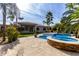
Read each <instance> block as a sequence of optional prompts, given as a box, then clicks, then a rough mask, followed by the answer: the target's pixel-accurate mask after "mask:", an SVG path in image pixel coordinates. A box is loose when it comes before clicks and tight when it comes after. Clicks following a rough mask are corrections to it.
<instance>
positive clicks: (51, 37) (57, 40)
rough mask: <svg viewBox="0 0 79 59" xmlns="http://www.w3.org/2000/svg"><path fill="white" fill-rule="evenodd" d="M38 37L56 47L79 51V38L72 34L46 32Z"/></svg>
mask: <svg viewBox="0 0 79 59" xmlns="http://www.w3.org/2000/svg"><path fill="white" fill-rule="evenodd" d="M38 37H39V38H42V39H43V40H47V43H48V44H49V45H51V46H53V47H55V48H58V49H63V50H67V51H75V52H79V40H78V39H76V38H73V37H72V36H71V35H70V34H56V33H54V34H53V33H51V34H49V33H44V34H41V35H39V36H38Z"/></svg>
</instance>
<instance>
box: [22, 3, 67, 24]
mask: <svg viewBox="0 0 79 59" xmlns="http://www.w3.org/2000/svg"><path fill="white" fill-rule="evenodd" d="M65 8H66V7H65V4H63V3H32V4H30V6H29V8H25V9H24V10H22V11H21V16H23V17H24V20H23V21H28V22H33V23H38V24H43V20H45V19H46V18H45V16H46V14H47V12H48V11H51V12H52V13H53V17H54V19H53V22H54V23H58V22H59V21H60V20H61V17H62V14H63V12H64V11H65Z"/></svg>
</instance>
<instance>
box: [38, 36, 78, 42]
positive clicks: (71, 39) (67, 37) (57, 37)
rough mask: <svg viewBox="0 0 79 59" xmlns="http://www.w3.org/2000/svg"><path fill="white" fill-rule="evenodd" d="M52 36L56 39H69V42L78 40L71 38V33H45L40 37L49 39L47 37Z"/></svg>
mask: <svg viewBox="0 0 79 59" xmlns="http://www.w3.org/2000/svg"><path fill="white" fill-rule="evenodd" d="M48 36H51V37H52V38H54V39H57V40H62V41H69V42H76V41H78V40H76V39H74V38H71V36H70V35H69V34H43V35H42V36H39V38H42V39H45V40H47V37H48Z"/></svg>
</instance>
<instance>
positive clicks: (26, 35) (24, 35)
mask: <svg viewBox="0 0 79 59" xmlns="http://www.w3.org/2000/svg"><path fill="white" fill-rule="evenodd" d="M33 35H34V34H33V33H31V34H20V35H19V37H29V36H33Z"/></svg>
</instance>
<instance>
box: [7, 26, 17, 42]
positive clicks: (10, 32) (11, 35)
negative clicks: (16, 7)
mask: <svg viewBox="0 0 79 59" xmlns="http://www.w3.org/2000/svg"><path fill="white" fill-rule="evenodd" d="M6 32H7V37H8V42H12V41H15V40H16V39H17V38H18V35H19V32H18V31H17V29H16V27H13V26H10V27H7V31H6Z"/></svg>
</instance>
